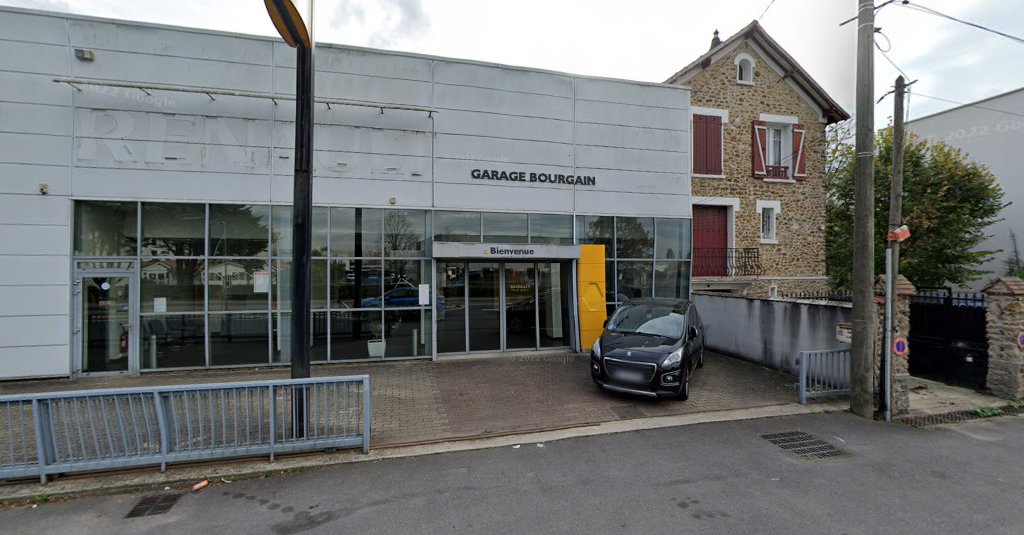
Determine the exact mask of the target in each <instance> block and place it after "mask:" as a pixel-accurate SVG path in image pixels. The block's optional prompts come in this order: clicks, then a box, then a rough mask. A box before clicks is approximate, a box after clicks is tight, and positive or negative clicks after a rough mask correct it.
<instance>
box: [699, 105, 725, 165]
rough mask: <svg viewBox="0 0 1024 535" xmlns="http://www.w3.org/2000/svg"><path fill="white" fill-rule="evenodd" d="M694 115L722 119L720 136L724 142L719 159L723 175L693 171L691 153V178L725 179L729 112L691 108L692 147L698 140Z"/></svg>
mask: <svg viewBox="0 0 1024 535" xmlns="http://www.w3.org/2000/svg"><path fill="white" fill-rule="evenodd" d="M694 115H713V116H717V117H721V118H722V129H721V130H720V131H719V134H720V135H721V137H722V141H721V143H720V146H721V147H722V151H721V154H719V155H718V157H719V158H721V162H722V165H720V166H719V167H720V168H721V169H722V174H720V175H706V174H702V173H695V172H694V171H693V153H692V152H691V153H690V176H692V177H693V178H725V125H726V124H728V123H729V110H723V109H719V108H702V107H700V106H691V107H690V138H691V139H693V140H694V141H693V142H691V145H692V143H694V142H696V138H694V137H693V116H694ZM692 148H693V147H691V149H692Z"/></svg>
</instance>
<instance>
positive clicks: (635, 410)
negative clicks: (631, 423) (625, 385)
mask: <svg viewBox="0 0 1024 535" xmlns="http://www.w3.org/2000/svg"><path fill="white" fill-rule="evenodd" d="M611 409H612V412H614V413H615V416H618V417H619V418H620V419H623V420H630V419H632V418H644V417H646V416H647V415H646V414H644V411H642V410H640V407H637V406H636V405H616V406H614V407H612V408H611Z"/></svg>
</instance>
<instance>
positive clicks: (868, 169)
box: [850, 0, 875, 418]
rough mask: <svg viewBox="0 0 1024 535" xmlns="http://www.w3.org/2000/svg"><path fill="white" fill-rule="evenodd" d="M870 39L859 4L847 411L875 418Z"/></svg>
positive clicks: (870, 24) (870, 5)
mask: <svg viewBox="0 0 1024 535" xmlns="http://www.w3.org/2000/svg"><path fill="white" fill-rule="evenodd" d="M874 39H875V4H874V1H873V0H857V134H856V152H857V167H856V179H855V186H856V188H855V197H854V199H855V207H854V223H853V322H852V323H853V345H852V352H851V354H852V359H851V360H852V362H851V363H850V366H851V370H850V371H851V373H850V390H851V392H850V410H852V411H853V413H854V414H856V415H858V416H861V417H863V418H872V417H873V416H874V399H873V397H874V396H873V390H874V372H875V355H874V352H875V347H874V346H875V309H874V307H875V304H874V300H873V298H874V296H873V295H872V294H873V292H872V278H874V270H875V242H874V239H875V237H874V229H875V212H874V210H875V206H874V205H875V203H874V197H875V187H874V168H875V167H874V166H875V162H874V157H875V154H874V151H875V149H874V135H875V132H874V129H875V127H874V113H875V107H874V88H873V84H874V79H875V73H874Z"/></svg>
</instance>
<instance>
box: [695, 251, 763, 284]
mask: <svg viewBox="0 0 1024 535" xmlns="http://www.w3.org/2000/svg"><path fill="white" fill-rule="evenodd" d="M764 271H765V270H764V267H763V266H762V265H761V251H760V249H757V248H756V247H751V248H746V249H731V248H728V249H725V248H723V249H719V248H705V247H700V248H696V249H694V250H693V276H694V277H759V276H761V275H763V274H764Z"/></svg>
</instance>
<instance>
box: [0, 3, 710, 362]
mask: <svg viewBox="0 0 1024 535" xmlns="http://www.w3.org/2000/svg"><path fill="white" fill-rule="evenodd" d="M259 9H262V8H259ZM293 63H294V53H293V51H292V50H291V49H290V48H288V47H287V46H286V45H284V43H283V42H281V41H280V40H279V39H271V38H264V37H253V36H246V35H237V34H227V33H222V32H212V31H206V30H195V29H189V28H173V27H167V26H158V25H152V24H140V23H133V22H125V21H115V20H104V19H96V18H91V17H83V16H77V15H67V14H55V13H47V12H40V11H31V10H24V9H16V8H8V7H0V265H2V268H0V272H2V274H3V278H2V281H0V379H3V378H18V377H44V376H77V375H82V374H91V373H138V372H140V371H146V370H155V369H172V368H178V369H180V368H203V367H212V366H243V365H245V366H257V365H268V364H277V363H282V364H283V363H286V362H288V360H289V359H288V347H289V344H288V334H289V333H288V326H289V319H288V311H289V309H290V301H289V294H290V291H289V288H288V281H289V277H288V269H289V258H290V254H291V251H290V246H291V237H290V228H291V227H290V225H291V208H290V206H289V203H290V202H291V197H292V185H291V180H292V171H293V162H292V155H293V147H292V140H293V134H294V125H293V123H292V116H293V110H294V106H293V104H292V101H290V100H288V99H287V98H288V95H289V94H291V93H292V92H293V87H294V81H295V72H294V68H293ZM316 66H317V74H316V82H317V87H316V94H317V98H319V99H321V102H320V103H319V104H318V105H317V106H316V111H315V114H316V115H315V118H316V123H317V130H316V155H315V169H314V175H315V178H314V205H315V209H314V211H315V214H314V215H315V218H314V244H313V246H314V250H315V252H314V259H313V262H312V275H313V283H312V284H313V307H314V312H313V314H314V320H313V330H314V333H313V337H314V347H313V359H314V361H326V360H359V359H380V358H424V357H426V358H437V357H438V355H442V356H443V355H445V354H455V353H468V352H501V351H509V350H515V351H522V350H542V349H552V348H554V349H557V348H562V349H566V348H576V349H578V348H579V345H580V343H579V337H578V326H577V325H576V324H575V322H576V321H577V318H576V311H577V302H578V301H577V296H576V287H575V281H576V269H575V268H576V259H577V258H579V255H580V247H579V244H587V243H590V244H603V245H605V253H606V258H607V262H606V270H605V272H606V281H607V285H608V288H607V292H606V295H607V296H609V297H608V298H607V301H608V304H609V306H614V304H615V302H616V301H617V300H618V299H623V298H629V297H639V296H650V295H655V296H663V297H686V296H688V294H689V283H690V250H691V246H690V239H691V238H690V236H691V230H690V218H691V202H690V172H689V169H690V154H689V150H688V148H689V147H690V132H689V124H690V110H689V100H690V93H689V90H688V89H687V88H685V87H678V86H671V85H664V84H650V83H641V82H632V81H624V80H610V79H601V78H591V77H583V76H575V75H569V74H563V73H556V72H549V71H539V70H534V69H525V68H519V67H509V66H503V65H495V64H485V63H479V62H471V61H463V60H457V59H447V58H438V57H429V56H422V55H415V54H404V53H396V52H384V51H379V50H370V49H362V48H353V47H344V46H334V45H322V46H318V49H317V56H316ZM239 92H245V94H241V93H239ZM323 99H329V101H328V102H325V101H323ZM422 285H426V286H425V288H424V287H423V286H422ZM412 288H416V289H417V291H415V292H413V291H410V290H411V289H412ZM421 289H422V292H421ZM421 295H424V296H426V298H425V299H424V298H421Z"/></svg>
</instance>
